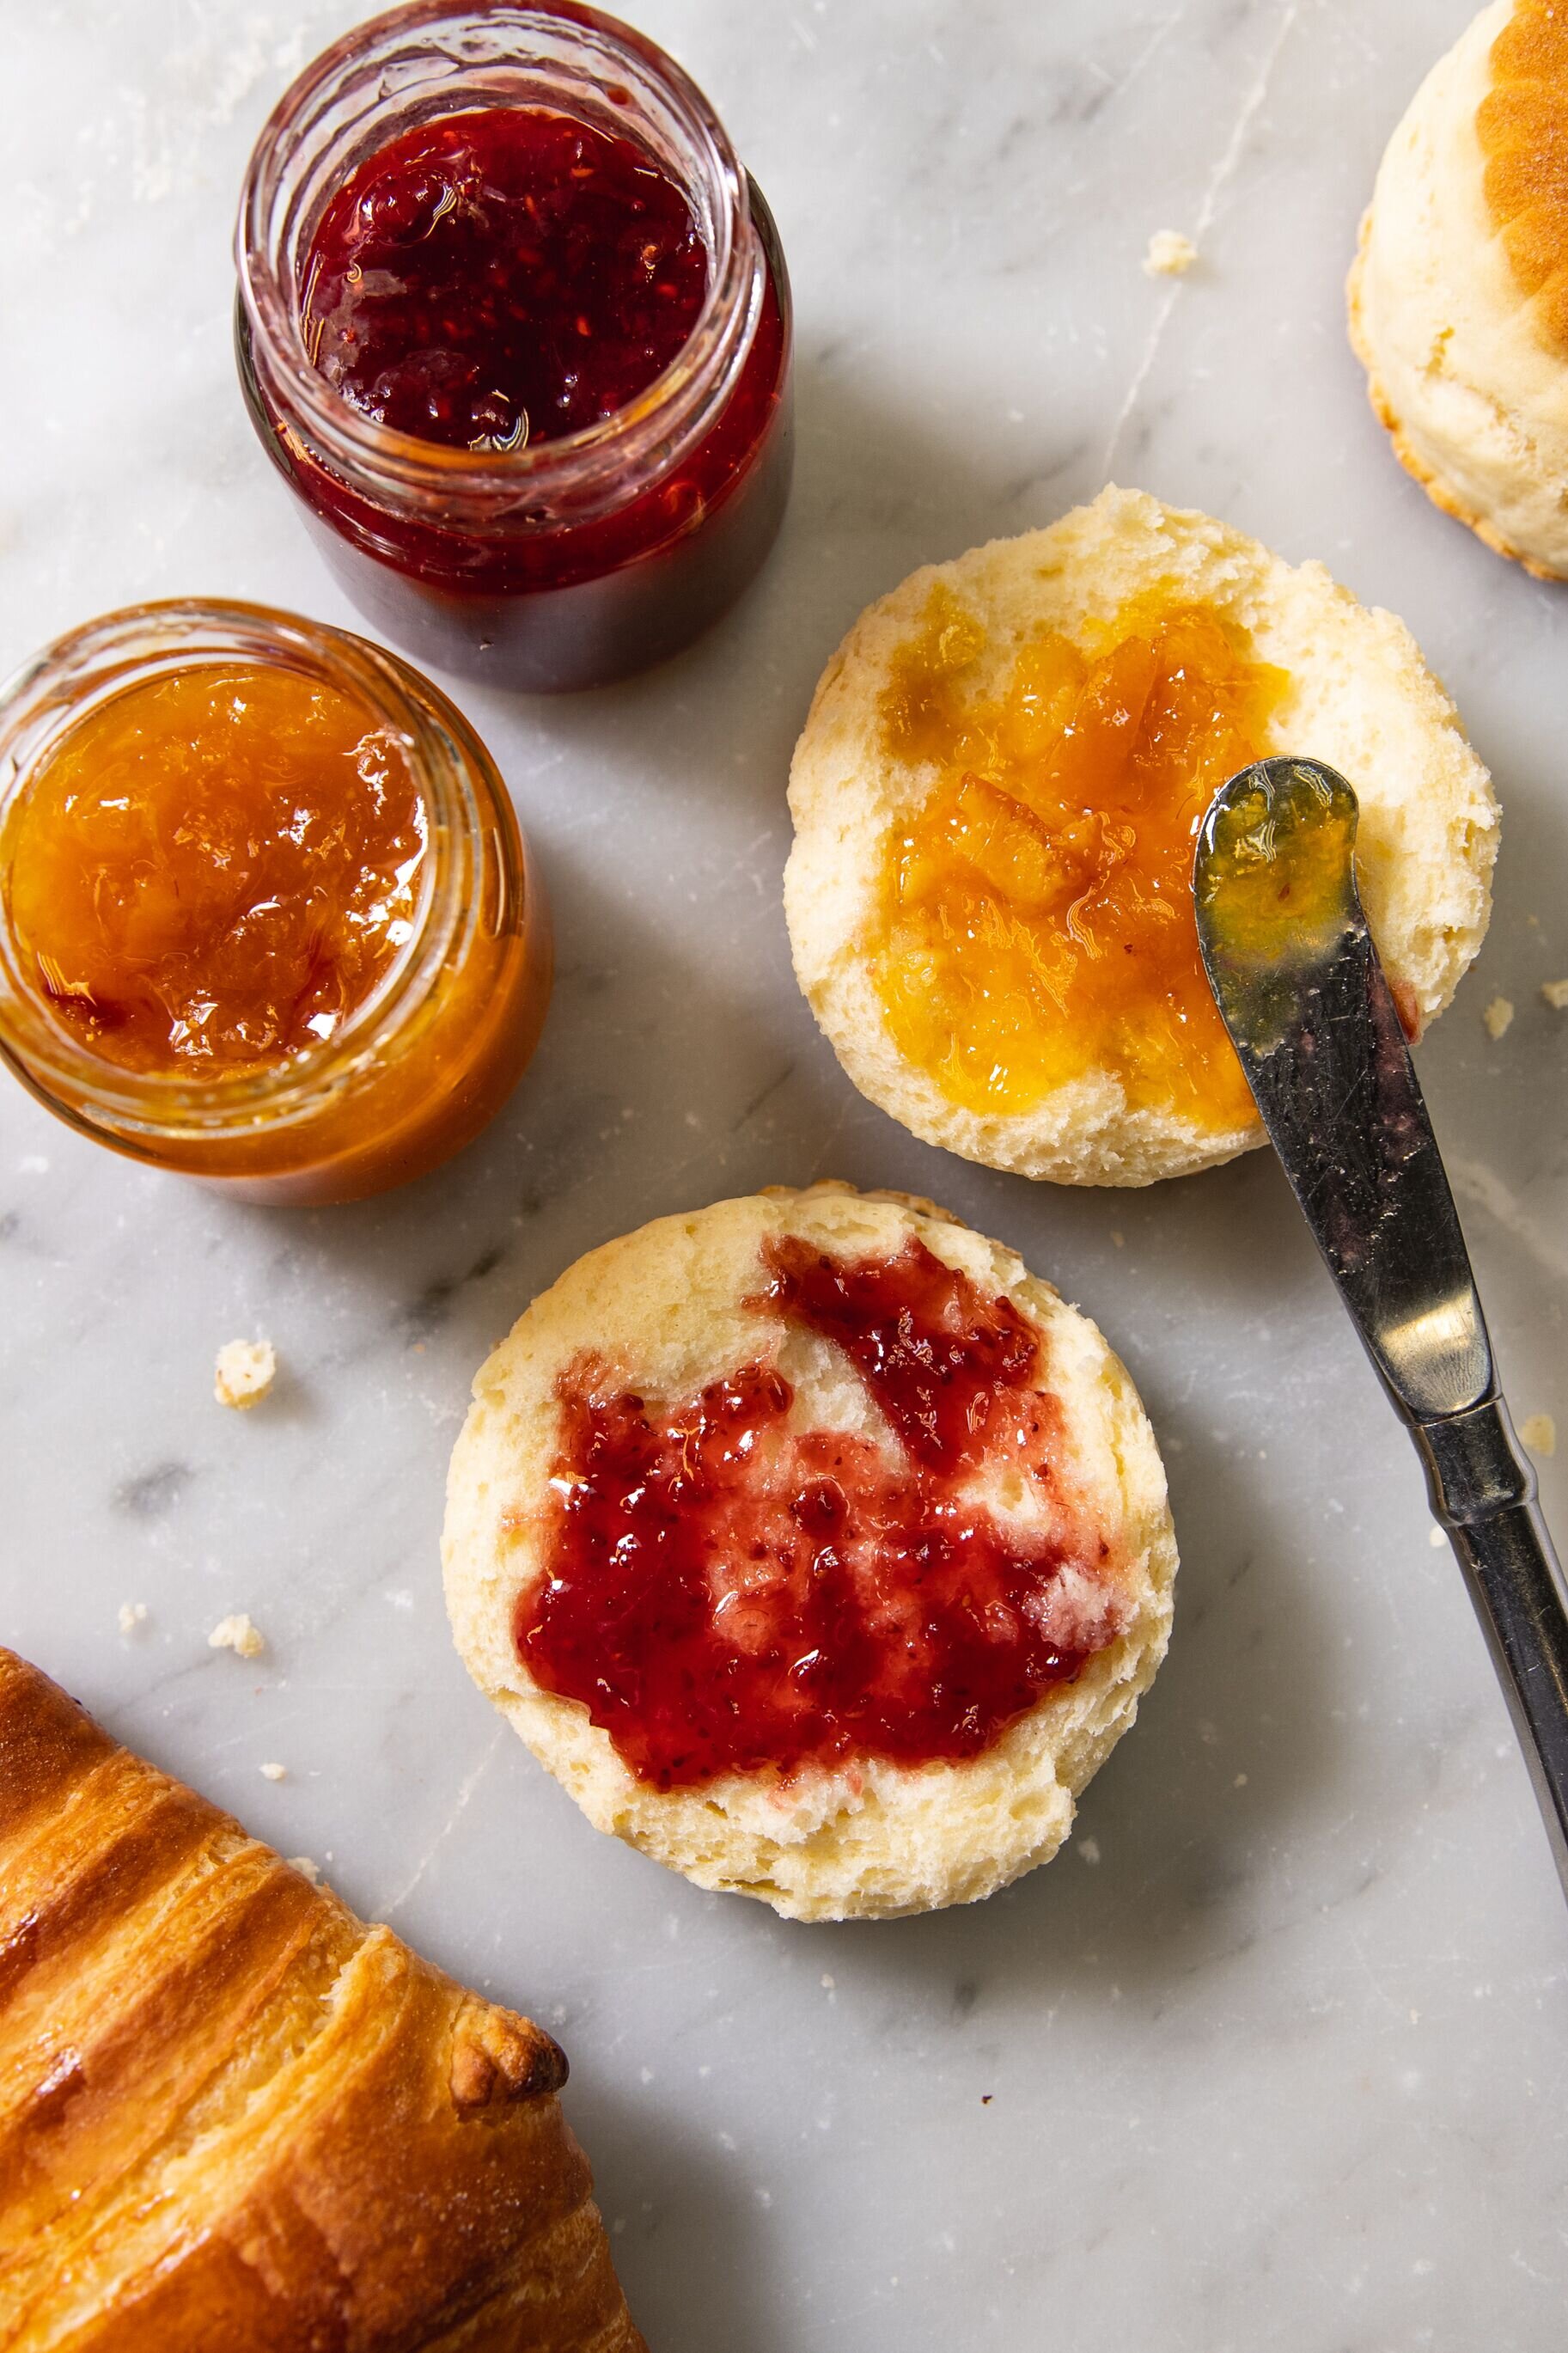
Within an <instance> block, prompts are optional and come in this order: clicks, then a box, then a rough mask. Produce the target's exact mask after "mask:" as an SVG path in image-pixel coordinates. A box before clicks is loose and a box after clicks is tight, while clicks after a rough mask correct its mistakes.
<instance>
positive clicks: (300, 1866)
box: [289, 1854, 321, 1887]
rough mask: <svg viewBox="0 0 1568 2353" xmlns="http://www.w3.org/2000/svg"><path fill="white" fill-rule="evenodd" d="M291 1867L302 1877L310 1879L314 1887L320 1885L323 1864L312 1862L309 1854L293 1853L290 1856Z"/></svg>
mask: <svg viewBox="0 0 1568 2353" xmlns="http://www.w3.org/2000/svg"><path fill="white" fill-rule="evenodd" d="M289 1870H290V1871H297V1872H298V1873H300V1878H301V1879H308V1880H309V1881H310V1884H311V1886H312V1887H320V1885H321V1864H320V1863H319V1862H311V1860H310V1856H309V1855H308V1854H291V1855H290V1856H289Z"/></svg>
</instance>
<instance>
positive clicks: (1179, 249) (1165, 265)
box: [1143, 228, 1198, 278]
mask: <svg viewBox="0 0 1568 2353" xmlns="http://www.w3.org/2000/svg"><path fill="white" fill-rule="evenodd" d="M1197 258H1198V249H1197V247H1196V246H1195V245H1194V243H1193V240H1192V238H1191V237H1184V236H1183V234H1182V232H1181V230H1180V229H1179V228H1157V229H1156V230H1155V231H1154V234H1153V236H1152V237H1151V238H1150V239H1149V250H1148V252H1147V253H1146V254H1145V255H1144V256H1143V275H1144V276H1145V277H1146V278H1184V277H1185V276H1186V274H1187V272H1188V270H1189V269H1191V268H1192V266H1193V264H1194V261H1195V260H1196V259H1197Z"/></svg>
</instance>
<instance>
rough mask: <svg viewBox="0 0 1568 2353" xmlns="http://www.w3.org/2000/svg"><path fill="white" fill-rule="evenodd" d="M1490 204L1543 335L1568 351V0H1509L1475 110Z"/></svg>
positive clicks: (1494, 222) (1493, 45) (1491, 213)
mask: <svg viewBox="0 0 1568 2353" xmlns="http://www.w3.org/2000/svg"><path fill="white" fill-rule="evenodd" d="M1476 131H1477V135H1478V136H1479V140H1480V142H1481V152H1482V153H1483V154H1484V155H1485V157H1486V177H1485V182H1484V186H1485V192H1486V202H1487V211H1488V213H1489V216H1490V217H1491V221H1492V225H1493V227H1495V228H1496V230H1497V231H1498V233H1499V235H1500V237H1501V238H1502V240H1503V248H1504V250H1505V251H1506V253H1507V255H1508V258H1509V265H1510V269H1512V271H1513V275H1514V278H1515V280H1516V281H1517V283H1518V285H1519V287H1520V289H1521V291H1522V292H1523V293H1525V294H1528V295H1531V296H1532V297H1533V298H1535V301H1536V315H1537V320H1538V322H1539V325H1540V328H1541V331H1542V334H1543V335H1544V336H1545V337H1546V338H1547V340H1548V341H1549V342H1550V343H1552V344H1553V345H1555V346H1557V347H1558V348H1559V349H1562V350H1563V351H1568V8H1565V7H1564V6H1563V0H1515V5H1514V11H1513V15H1512V16H1510V19H1509V21H1508V23H1507V24H1506V25H1505V26H1503V28H1502V30H1501V32H1500V34H1499V35H1498V37H1497V39H1496V40H1495V41H1494V42H1493V43H1492V50H1491V88H1490V90H1489V91H1488V93H1487V95H1486V97H1485V98H1484V99H1483V100H1482V101H1481V105H1480V108H1479V112H1478V113H1477V116H1476Z"/></svg>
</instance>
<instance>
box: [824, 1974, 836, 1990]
mask: <svg viewBox="0 0 1568 2353" xmlns="http://www.w3.org/2000/svg"><path fill="white" fill-rule="evenodd" d="M833 1984H834V1981H833V1979H832V1978H831V1977H829V1975H828V1973H827V1971H826V1969H824V1970H823V1972H822V1985H823V1990H824V1992H826V1993H831V1992H832V1991H833Z"/></svg>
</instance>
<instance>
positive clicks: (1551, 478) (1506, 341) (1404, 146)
mask: <svg viewBox="0 0 1568 2353" xmlns="http://www.w3.org/2000/svg"><path fill="white" fill-rule="evenodd" d="M1349 295H1350V324H1351V341H1352V343H1353V344H1354V346H1355V350H1356V353H1357V355H1358V357H1359V358H1360V360H1361V362H1362V364H1363V366H1364V367H1365V369H1366V372H1367V379H1368V389H1369V391H1370V394H1371V396H1372V405H1373V408H1374V409H1375V410H1376V412H1377V415H1378V417H1379V418H1380V419H1381V421H1382V423H1383V424H1384V426H1385V427H1387V429H1388V431H1389V433H1390V434H1391V435H1392V436H1393V439H1394V450H1395V453H1396V455H1397V456H1398V458H1399V459H1400V462H1401V464H1402V465H1404V466H1405V469H1406V470H1407V471H1408V472H1409V473H1411V474H1413V475H1414V476H1415V480H1417V481H1418V482H1420V483H1421V484H1422V486H1423V488H1424V489H1425V490H1426V492H1427V494H1428V496H1429V497H1430V498H1431V499H1432V500H1433V501H1435V502H1436V505H1438V506H1440V507H1442V508H1443V509H1444V511H1445V512H1447V513H1448V514H1451V515H1456V516H1458V520H1459V521H1460V522H1466V523H1468V524H1469V526H1470V528H1471V530H1472V531H1474V532H1476V533H1478V534H1479V536H1480V537H1481V538H1482V539H1484V540H1485V541H1486V542H1487V543H1488V544H1489V546H1491V547H1495V548H1496V549H1497V550H1498V552H1499V554H1502V555H1510V556H1513V557H1516V558H1517V559H1518V561H1519V562H1520V563H1521V564H1522V565H1524V566H1525V568H1526V569H1527V570H1528V571H1531V572H1533V573H1534V574H1536V575H1537V576H1538V577H1539V578H1541V579H1543V580H1553V579H1556V580H1561V579H1564V578H1568V8H1564V7H1563V5H1562V0H1497V5H1494V6H1492V7H1489V8H1483V9H1482V11H1481V13H1480V15H1479V16H1477V17H1476V18H1475V19H1474V20H1473V21H1472V22H1471V24H1470V25H1469V26H1468V27H1467V29H1466V31H1465V32H1464V33H1463V34H1462V35H1461V36H1460V37H1459V39H1458V41H1457V42H1456V44H1455V45H1454V47H1452V48H1451V49H1450V50H1449V51H1448V52H1447V55H1446V56H1445V57H1443V58H1439V59H1438V61H1437V63H1436V65H1435V66H1434V67H1433V69H1432V70H1431V72H1430V73H1429V74H1428V75H1427V77H1426V80H1425V81H1424V82H1423V83H1422V85H1421V87H1420V89H1419V90H1417V91H1416V93H1415V97H1414V99H1413V100H1411V102H1410V106H1409V110H1408V111H1407V112H1406V114H1405V119H1404V121H1402V122H1401V123H1400V125H1399V128H1398V129H1397V130H1396V131H1395V132H1394V136H1393V138H1392V139H1391V140H1390V141H1389V142H1388V146H1387V149H1386V151H1385V153H1384V158H1383V163H1382V165H1381V167H1380V169H1379V171H1378V175H1377V185H1376V188H1375V190H1374V191H1373V200H1372V203H1371V205H1370V206H1369V207H1368V209H1367V212H1366V215H1365V217H1364V218H1363V222H1362V230H1361V246H1360V250H1359V252H1358V254H1357V256H1356V260H1355V264H1354V267H1353V268H1352V271H1351V277H1350V287H1349Z"/></svg>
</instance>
